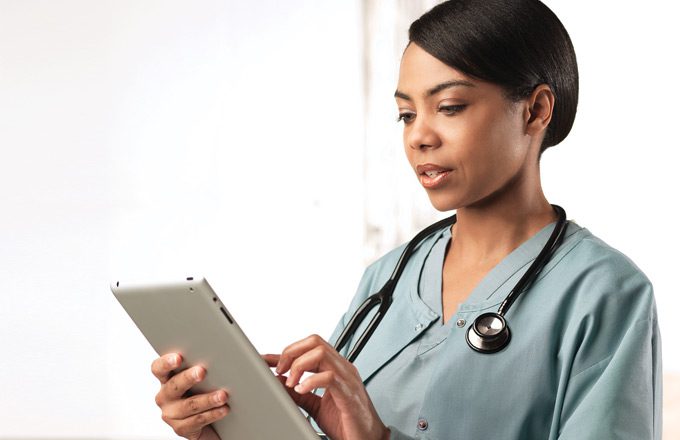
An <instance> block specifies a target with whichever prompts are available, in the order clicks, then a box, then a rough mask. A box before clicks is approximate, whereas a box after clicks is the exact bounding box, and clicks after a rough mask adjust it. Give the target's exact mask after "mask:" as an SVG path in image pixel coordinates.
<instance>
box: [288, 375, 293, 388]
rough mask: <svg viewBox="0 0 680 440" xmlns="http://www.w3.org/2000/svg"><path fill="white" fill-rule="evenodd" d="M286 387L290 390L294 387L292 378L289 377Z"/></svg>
mask: <svg viewBox="0 0 680 440" xmlns="http://www.w3.org/2000/svg"><path fill="white" fill-rule="evenodd" d="M286 386H287V387H288V388H290V387H292V386H293V379H292V378H290V377H289V378H288V379H286Z"/></svg>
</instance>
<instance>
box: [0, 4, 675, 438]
mask: <svg viewBox="0 0 680 440" xmlns="http://www.w3.org/2000/svg"><path fill="white" fill-rule="evenodd" d="M547 4H548V5H549V6H550V7H551V8H553V10H554V11H555V12H556V13H557V15H558V16H559V17H560V18H561V19H562V21H563V23H564V24H565V26H566V27H567V29H568V30H569V32H570V34H571V36H572V39H573V42H574V45H575V47H576V51H577V56H578V60H579V68H580V74H581V94H580V103H579V111H578V116H577V120H576V124H575V126H574V129H573V131H572V134H571V135H570V137H569V138H568V139H567V141H565V142H564V143H563V144H562V145H560V146H558V147H557V148H555V149H553V150H551V151H548V152H547V153H546V154H545V155H544V158H543V175H544V187H545V190H546V194H547V195H548V198H549V199H550V200H551V201H553V202H555V203H559V204H561V205H562V206H564V207H565V208H566V209H567V211H568V212H569V215H570V217H571V218H573V219H575V220H576V221H577V222H579V223H580V224H582V225H584V226H586V227H588V228H589V229H590V230H591V231H592V232H593V233H595V234H596V235H598V236H600V237H601V238H603V239H604V240H605V241H607V242H609V243H610V244H611V245H613V246H615V247H617V248H618V249H620V250H621V251H623V252H624V253H626V254H627V255H628V256H630V257H631V258H632V259H633V260H634V261H635V262H636V263H637V264H638V265H639V266H640V268H641V269H642V270H643V271H645V273H646V274H647V275H648V276H649V277H650V279H651V280H652V281H653V283H654V285H655V289H656V295H657V304H658V308H659V314H660V323H661V328H662V336H663V342H664V363H665V365H664V366H665V369H666V370H667V371H669V372H673V371H674V372H680V351H679V349H678V348H677V347H678V345H677V344H674V340H676V339H677V337H678V336H680V335H679V334H678V331H677V330H675V323H674V320H675V319H676V318H675V316H674V315H673V313H672V311H673V310H678V309H679V308H680V300H678V295H677V287H676V286H677V282H676V281H675V279H674V276H675V275H676V273H677V266H678V258H677V257H676V253H677V249H678V248H679V247H680V239H679V238H678V234H677V233H676V229H677V228H676V219H677V218H678V214H679V212H678V208H677V198H678V192H679V191H678V190H679V189H680V177H678V174H679V173H678V161H677V157H678V155H677V152H678V150H679V147H680V143H679V142H678V140H677V138H676V136H675V135H676V132H677V126H678V116H679V112H678V110H677V103H678V102H680V99H679V98H680V96H679V95H680V93H679V92H678V87H677V76H678V69H677V66H676V64H675V61H674V59H675V57H676V56H675V53H676V51H677V43H676V42H677V41H680V35H679V34H680V32H679V31H678V30H677V26H676V24H675V20H674V15H673V13H672V11H667V10H665V9H664V7H663V6H664V5H666V4H667V3H666V2H662V1H661V0H653V1H649V2H646V3H645V4H644V6H641V5H640V3H639V2H613V1H612V2H574V1H571V0H570V1H567V0H553V1H550V2H547ZM361 14H362V5H361V2H360V1H359V0H342V1H340V0H338V1H303V0H292V1H286V2H277V1H274V0H268V1H264V0H258V1H253V2H242V1H217V0H202V1H194V2H188V1H178V0H166V1H161V0H155V1H151V0H142V1H139V0H118V1H113V0H111V1H89V0H69V1H66V0H62V1H37V0H27V1H22V0H0V152H1V153H2V154H1V156H0V202H1V203H2V204H1V205H0V206H1V211H0V276H1V278H0V279H1V281H0V289H1V291H0V348H1V349H2V352H1V353H0V390H2V391H1V392H0V437H1V438H9V437H76V436H77V437H108V438H158V437H164V436H165V437H167V436H168V435H170V434H171V432H170V430H169V429H168V428H166V427H165V426H164V425H163V423H162V422H161V421H160V418H159V417H158V409H157V408H156V407H155V406H154V403H153V395H154V394H155V392H156V388H157V386H156V383H155V381H154V380H153V378H152V377H151V375H150V373H149V364H150V362H151V360H152V359H153V358H154V353H153V351H152V350H151V349H150V347H149V346H148V344H147V343H146V341H145V340H144V339H143V337H142V336H141V335H140V334H139V332H138V331H137V330H136V328H135V327H134V326H133V325H132V323H131V322H130V321H129V318H128V317H127V315H125V313H124V312H123V311H122V309H121V308H120V306H119V305H118V304H117V303H116V302H115V299H114V298H113V296H112V295H111V294H110V292H109V290H108V285H109V283H110V282H111V281H114V280H116V279H121V280H139V279H144V280H148V279H167V278H181V277H184V276H187V275H195V276H206V277H207V278H208V279H209V280H210V281H211V284H213V286H214V287H215V288H216V290H217V291H218V292H219V293H220V295H221V296H222V298H223V300H224V301H225V302H226V303H227V304H229V306H230V309H231V310H232V312H233V314H234V315H235V317H236V319H237V320H238V321H239V323H240V324H241V326H242V327H243V328H244V329H245V330H246V332H247V333H249V334H250V335H251V336H252V338H253V341H254V343H255V345H256V346H257V347H258V348H259V349H260V350H261V351H278V350H280V349H282V348H283V347H284V346H285V345H286V344H287V343H289V342H291V341H294V340H296V339H299V338H301V337H304V336H306V335H307V334H309V333H312V332H315V333H319V334H322V335H328V334H329V333H330V331H331V330H332V328H333V327H334V325H335V322H336V321H337V319H338V317H339V315H340V313H341V312H342V311H344V309H345V307H346V306H347V304H348V301H349V299H350V298H351V296H352V294H353V293H354V290H355V288H356V285H357V283H358V281H359V278H360V276H361V273H362V270H363V267H364V265H365V264H366V263H368V262H369V261H370V260H371V258H373V256H371V255H368V256H367V254H366V249H365V245H364V239H365V227H364V214H365V212H364V211H365V209H366V200H367V197H368V196H367V195H366V194H367V193H368V190H367V188H366V187H365V184H364V183H365V181H367V179H366V177H365V176H366V175H367V174H370V173H371V170H370V169H368V170H365V169H364V162H363V160H364V157H365V154H364V152H365V149H370V148H371V145H364V139H365V132H364V121H365V115H364V113H363V111H364V96H365V95H364V89H363V86H364V84H363V83H362V74H363V71H362V68H363V64H362V41H363V40H362V38H363V34H362V32H363V31H362V26H361V20H362V15H361ZM405 31H406V30H405V29H404V33H405ZM394 75H395V77H396V69H395V71H394ZM384 99H385V100H386V101H388V102H390V103H391V102H392V98H391V96H389V95H387V96H385V97H384ZM395 117H396V109H393V113H390V114H387V115H385V118H384V119H385V121H389V122H386V125H385V127H384V131H385V136H395V135H396V136H397V137H398V131H399V130H400V128H399V126H398V125H397V124H396V123H393V121H394V118H395ZM388 124H389V125H388ZM394 149H395V150H397V152H399V153H400V152H401V145H398V144H395V145H394ZM397 157H399V158H401V156H400V155H399V154H397ZM405 162H406V161H405V160H403V162H402V163H399V164H392V163H387V164H385V166H398V167H401V168H400V169H401V170H402V171H400V173H401V174H400V175H399V176H400V177H399V179H401V180H400V182H399V185H398V186H397V187H399V186H408V185H411V186H414V185H417V182H416V181H415V180H414V179H413V177H412V176H411V175H410V173H408V171H407V170H406V167H405ZM409 182H410V183H409ZM417 197H419V199H418V200H416V201H415V203H421V204H423V203H425V202H426V196H425V194H424V192H422V191H421V192H420V193H418V196H417ZM369 202H370V200H369ZM432 211H433V212H432V213H431V216H432V219H433V220H434V219H435V218H438V217H440V216H441V214H439V213H437V212H435V211H434V210H432ZM415 232H416V231H415V230H413V231H412V233H415ZM388 245H389V246H392V245H394V243H388ZM667 418H668V414H667Z"/></svg>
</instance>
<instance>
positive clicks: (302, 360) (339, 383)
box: [263, 335, 390, 440]
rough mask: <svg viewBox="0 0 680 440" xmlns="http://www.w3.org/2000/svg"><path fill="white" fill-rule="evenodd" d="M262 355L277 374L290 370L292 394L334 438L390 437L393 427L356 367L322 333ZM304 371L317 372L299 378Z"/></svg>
mask: <svg viewBox="0 0 680 440" xmlns="http://www.w3.org/2000/svg"><path fill="white" fill-rule="evenodd" d="M263 358H264V359H265V361H267V363H268V364H269V366H270V367H276V372H277V374H279V375H282V374H285V373H286V372H289V375H288V378H287V379H286V381H285V385H286V387H288V391H289V394H290V395H291V397H292V398H293V400H295V403H297V404H298V405H299V406H301V407H302V408H303V409H304V410H305V411H307V412H308V413H309V414H310V415H311V416H312V417H313V418H314V420H316V422H317V423H318V424H319V426H320V427H321V429H323V430H324V432H325V433H326V434H327V435H328V436H329V437H330V438H332V439H333V440H386V439H389V434H390V431H389V429H388V428H387V427H386V426H385V425H384V424H383V422H382V421H381V420H380V417H378V413H377V412H376V410H375V408H374V407H373V403H372V402H371V399H370V398H369V397H368V393H367V392H366V388H365V387H364V384H363V382H362V380H361V377H360V376H359V372H358V371H357V369H356V368H355V367H354V365H352V364H351V363H350V362H349V361H347V359H345V358H344V357H342V356H341V355H340V354H339V353H338V352H337V351H336V350H335V349H334V348H333V347H332V346H331V345H329V344H328V343H327V342H326V341H324V340H323V338H321V337H320V336H317V335H312V336H309V337H307V338H305V339H303V340H301V341H298V342H295V343H293V344H291V345H289V346H288V347H286V349H285V350H283V353H281V354H280V355H274V354H268V355H264V356H263ZM305 372H312V373H314V374H312V375H311V376H309V377H307V378H306V379H305V380H303V381H302V382H300V378H301V377H302V374H303V373H305ZM282 379H283V376H282ZM291 388H292V389H291ZM316 388H324V389H325V392H324V394H323V396H318V395H316V394H314V393H312V391H313V390H314V389H316Z"/></svg>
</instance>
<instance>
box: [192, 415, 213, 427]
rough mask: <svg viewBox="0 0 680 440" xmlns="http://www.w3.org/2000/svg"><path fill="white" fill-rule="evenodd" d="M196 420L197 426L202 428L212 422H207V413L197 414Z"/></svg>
mask: <svg viewBox="0 0 680 440" xmlns="http://www.w3.org/2000/svg"><path fill="white" fill-rule="evenodd" d="M195 420H196V424H197V425H200V426H203V425H207V424H208V423H209V422H210V421H209V420H207V417H206V415H205V413H200V414H196V419H195Z"/></svg>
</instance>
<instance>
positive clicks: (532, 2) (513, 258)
mask: <svg viewBox="0 0 680 440" xmlns="http://www.w3.org/2000/svg"><path fill="white" fill-rule="evenodd" d="M409 38H410V42H409V44H408V46H407V48H406V50H405V52H404V54H403V58H402V62H401V67H400V72H399V82H398V84H397V91H396V93H395V98H396V101H397V106H398V108H399V119H400V120H402V121H403V123H404V149H405V151H406V156H407V158H408V160H409V163H410V165H411V167H412V168H413V170H414V172H415V174H416V177H417V178H418V180H419V181H420V183H421V184H422V186H423V187H424V188H425V191H426V192H427V194H428V196H429V198H430V201H431V202H432V205H433V206H434V207H435V208H436V209H437V210H440V211H449V210H456V212H457V222H456V223H455V224H454V225H453V226H452V227H450V228H449V227H444V228H442V229H441V230H439V231H437V232H436V233H435V234H433V235H432V236H430V237H428V238H426V239H425V240H424V241H423V242H422V243H420V244H419V246H418V247H417V248H416V251H415V253H414V254H413V256H412V257H411V259H410V260H409V263H408V265H407V266H406V269H405V270H404V273H403V274H402V277H401V279H400V281H399V283H398V284H397V287H396V290H395V292H394V303H393V304H392V306H391V309H390V310H389V312H388V313H387V314H386V316H385V318H384V320H383V321H382V323H381V324H380V326H379V327H378V329H377V330H376V332H375V333H374V334H373V336H372V338H371V339H370V340H369V341H368V343H367V344H366V346H365V350H364V351H363V352H362V353H361V354H360V355H359V357H358V358H357V359H356V362H355V363H354V364H351V363H350V362H349V361H347V360H346V359H345V358H344V357H343V356H342V355H341V354H339V353H338V352H337V351H336V350H334V349H333V347H332V346H331V345H330V344H329V343H327V342H326V341H324V340H323V339H322V338H320V337H318V336H310V337H308V338H306V339H303V340H301V341H298V342H296V343H293V344H291V345H290V346H289V347H287V348H286V349H285V350H284V351H283V352H282V353H281V354H280V355H265V356H264V357H265V359H266V360H267V362H268V363H269V364H270V365H271V366H273V367H274V366H275V367H276V371H277V372H278V373H279V374H281V375H285V376H282V380H285V384H286V386H287V387H288V389H289V392H290V394H291V396H293V398H294V400H295V401H296V402H297V403H298V404H299V405H300V406H301V407H303V408H305V409H306V410H307V411H309V412H310V414H311V415H312V416H313V417H314V419H315V421H316V422H317V423H318V425H319V426H320V427H321V428H322V429H323V430H324V431H325V432H326V433H327V435H328V436H329V437H330V438H332V439H360V440H371V439H376V440H378V439H387V438H389V439H392V440H395V439H412V438H431V439H458V438H461V439H462V438H465V439H482V438H490V439H546V438H548V439H563V440H564V439H584V438H598V439H604V438H606V439H611V438H616V439H636V440H639V439H646V438H654V439H659V438H660V437H661V426H660V425H661V416H660V414H661V361H660V339H659V332H658V326H657V322H656V310H655V304H654V297H653V293H652V287H651V284H650V283H649V281H648V280H647V278H646V277H645V276H644V274H642V273H641V272H640V270H639V269H638V268H637V267H636V266H635V265H634V264H633V263H632V262H631V261H630V260H628V259H627V258H626V257H625V256H624V255H622V254H621V253H619V252H617V251H616V250H614V249H612V248H611V247H609V246H607V245H606V244H605V243H603V242H602V241H601V240H599V239H597V238H596V237H594V236H593V235H592V234H591V233H590V232H589V231H588V230H587V229H584V228H582V227H580V226H578V225H577V224H575V223H573V222H568V223H567V224H566V230H565V232H564V235H563V238H562V240H561V242H560V244H559V247H558V248H557V249H555V250H554V252H553V253H552V256H551V258H550V260H549V261H548V263H547V264H546V265H545V266H544V267H543V268H542V270H541V271H540V273H539V274H538V276H537V277H536V279H535V281H534V282H533V283H532V284H531V285H530V286H529V289H528V291H526V292H524V293H523V294H522V295H521V296H520V297H519V299H518V300H517V301H516V303H515V305H513V306H512V309H510V311H509V312H508V314H507V315H506V317H507V319H508V325H509V327H510V328H511V335H512V337H511V340H510V342H509V343H508V345H506V346H504V347H503V348H502V349H501V350H500V351H498V352H497V353H493V354H484V353H479V352H476V351H473V350H471V349H470V347H469V346H468V344H467V343H466V337H465V335H466V332H467V331H468V327H469V326H470V324H471V323H472V322H473V321H474V320H475V318H476V317H477V316H479V315H480V314H482V313H485V312H494V311H496V309H498V306H499V304H500V303H501V302H502V301H503V300H504V299H505V297H506V295H507V294H508V292H509V291H510V290H511V289H512V288H513V286H515V285H516V283H517V281H518V279H520V278H521V277H522V275H523V274H524V272H526V271H527V268H528V267H529V265H530V264H531V262H532V261H533V260H534V259H536V257H537V255H538V254H539V252H540V251H541V249H542V247H543V246H544V244H545V243H546V241H547V240H548V238H549V236H550V235H551V233H552V231H553V229H554V228H555V224H556V222H557V215H556V212H558V211H556V210H555V209H553V207H552V206H551V205H550V204H549V203H548V201H547V200H546V198H545V196H544V195H543V191H542V189H541V182H540V173H539V159H540V156H541V154H542V153H543V151H544V150H545V149H546V148H548V147H551V146H554V145H556V144H558V143H559V142H561V141H562V140H563V139H564V138H565V137H566V136H567V134H568V133H569V131H570V129H571V126H572V123H573V120H574V116H575V113H576V104H577V97H578V72H577V66H576V58H575V55H574V52H573V48H572V45H571V41H570V39H569V36H568V34H567V32H566V30H565V29H564V28H563V26H562V24H561V23H560V22H559V20H558V19H557V17H555V15H554V14H553V13H552V12H551V11H550V10H549V9H548V8H547V7H546V6H545V5H543V4H542V3H541V2H539V1H538V0H517V1H496V0H493V1H492V0H453V1H449V2H446V3H443V4H441V5H439V6H437V7H435V8H434V9H432V10H431V11H430V12H428V13H426V14H425V15H423V16H422V17H421V18H420V19H418V20H417V21H416V22H414V23H413V24H412V26H411V28H410V30H409ZM404 246H405V245H402V246H400V247H399V248H397V249H395V250H393V251H392V252H390V253H388V254H387V255H385V256H384V257H382V258H381V259H379V260H378V261H376V262H375V263H374V264H372V265H371V266H369V267H368V268H367V270H366V272H365V273H364V276H363V278H362V280H361V283H360V285H359V289H358V292H357V294H356V296H355V298H354V300H353V301H352V304H351V306H350V308H349V311H348V312H347V314H346V315H345V316H344V317H343V319H342V320H341V322H340V323H339V325H338V328H337V329H336V332H335V333H334V335H333V336H332V337H331V341H335V340H336V339H337V338H338V335H339V334H340V331H341V329H342V328H343V327H344V326H345V325H346V324H347V321H348V320H349V317H350V316H351V315H352V313H353V311H354V310H355V309H356V308H357V307H358V306H359V304H360V303H361V302H362V301H363V300H364V299H365V298H366V297H367V296H368V295H370V294H372V293H375V292H376V291H378V290H379V289H380V288H381V287H382V286H383V284H384V283H385V281H387V279H388V278H389V276H390V275H391V273H392V270H393V268H394V266H395V265H396V264H397V260H398V259H399V256H400V255H401V252H402V250H403V249H404ZM342 354H344V355H346V354H347V350H343V351H342ZM179 361H180V358H179V355H177V354H169V355H166V356H163V357H161V358H159V359H157V360H156V361H154V364H153V367H152V370H153V372H154V374H155V375H156V377H158V379H159V380H160V381H161V383H162V386H161V390H160V392H159V393H158V395H157V398H156V401H157V403H158V405H159V406H160V407H161V408H162V410H163V418H164V420H165V421H166V422H167V423H168V424H170V425H171V426H172V427H173V428H174V429H175V431H176V432H177V433H178V434H180V435H183V436H186V437H187V438H190V439H198V438H200V439H207V438H212V437H215V436H216V435H215V433H214V431H212V430H211V429H210V428H209V427H208V426H207V425H208V424H209V423H211V422H213V421H215V420H217V419H219V418H221V417H224V416H225V415H226V414H227V413H228V403H227V401H228V396H227V395H226V393H225V391H223V390H220V391H217V392H214V393H212V394H205V395H199V396H193V397H190V398H183V397H182V396H183V395H184V393H185V391H186V390H188V389H189V388H190V387H191V386H193V385H194V384H195V383H197V382H200V381H201V380H202V378H203V377H204V375H205V371H204V370H202V369H201V368H200V367H197V368H194V369H190V370H187V371H185V372H182V373H180V374H178V375H176V376H174V377H172V378H169V372H170V371H171V370H172V369H173V368H175V367H176V366H177V365H178V364H179ZM304 372H312V373H313V374H312V375H310V376H309V377H308V378H306V379H305V380H302V381H300V380H301V377H302V374H303V373H304ZM316 388H323V389H325V392H324V394H323V396H322V397H319V396H317V395H316V394H314V393H313V392H312V391H313V390H314V389H316Z"/></svg>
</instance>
